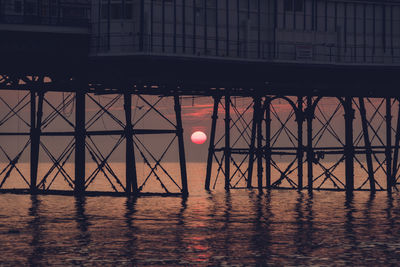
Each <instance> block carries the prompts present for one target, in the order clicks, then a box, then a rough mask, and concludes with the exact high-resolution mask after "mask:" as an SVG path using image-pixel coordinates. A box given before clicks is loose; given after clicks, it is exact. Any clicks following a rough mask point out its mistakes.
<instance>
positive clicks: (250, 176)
mask: <svg viewBox="0 0 400 267" xmlns="http://www.w3.org/2000/svg"><path fill="white" fill-rule="evenodd" d="M257 112H258V111H257V105H256V98H254V99H253V121H252V124H251V136H250V149H249V167H248V172H247V188H252V187H253V184H252V181H253V169H254V150H255V143H256V136H257V120H258V119H257Z"/></svg>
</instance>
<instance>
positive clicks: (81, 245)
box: [74, 196, 91, 264]
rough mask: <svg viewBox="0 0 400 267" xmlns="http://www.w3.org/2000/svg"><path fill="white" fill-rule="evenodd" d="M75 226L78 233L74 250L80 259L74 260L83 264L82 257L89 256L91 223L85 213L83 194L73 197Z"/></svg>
mask: <svg viewBox="0 0 400 267" xmlns="http://www.w3.org/2000/svg"><path fill="white" fill-rule="evenodd" d="M74 220H75V222H76V228H77V230H78V234H77V235H76V237H75V239H76V242H77V249H76V251H75V253H76V255H79V258H81V259H82V261H80V262H79V261H78V262H76V263H77V264H85V262H86V261H85V260H84V259H88V258H89V247H90V243H91V235H90V231H89V227H90V225H91V223H90V220H89V217H88V216H87V215H86V197H84V196H76V197H75V218H74Z"/></svg>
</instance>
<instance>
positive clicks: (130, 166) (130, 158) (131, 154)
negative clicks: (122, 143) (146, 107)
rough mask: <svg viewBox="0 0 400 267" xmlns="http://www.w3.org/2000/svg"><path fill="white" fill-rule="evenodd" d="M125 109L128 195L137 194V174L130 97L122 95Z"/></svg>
mask: <svg viewBox="0 0 400 267" xmlns="http://www.w3.org/2000/svg"><path fill="white" fill-rule="evenodd" d="M124 109H125V121H126V125H125V138H126V149H125V153H126V157H125V161H126V162H125V177H126V193H127V195H130V194H131V193H133V194H134V195H136V194H137V191H138V185H137V173H136V161H135V148H134V146H133V129H132V95H131V94H129V93H125V94H124Z"/></svg>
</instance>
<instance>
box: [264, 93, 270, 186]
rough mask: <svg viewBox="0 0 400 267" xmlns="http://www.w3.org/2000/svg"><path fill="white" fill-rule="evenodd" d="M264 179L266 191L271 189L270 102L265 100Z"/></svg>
mask: <svg viewBox="0 0 400 267" xmlns="http://www.w3.org/2000/svg"><path fill="white" fill-rule="evenodd" d="M264 106H265V178H266V186H267V189H270V188H271V109H270V108H271V102H270V99H268V98H267V99H265V105H264Z"/></svg>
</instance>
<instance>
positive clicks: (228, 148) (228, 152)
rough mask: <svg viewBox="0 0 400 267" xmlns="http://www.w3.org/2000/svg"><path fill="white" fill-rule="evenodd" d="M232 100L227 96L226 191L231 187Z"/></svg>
mask: <svg viewBox="0 0 400 267" xmlns="http://www.w3.org/2000/svg"><path fill="white" fill-rule="evenodd" d="M230 102H231V99H230V96H229V95H225V149H224V153H225V190H229V185H230V181H229V180H230V176H231V172H230V164H231V144H230V139H231V135H230V122H231V116H230V104H231V103H230Z"/></svg>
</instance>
